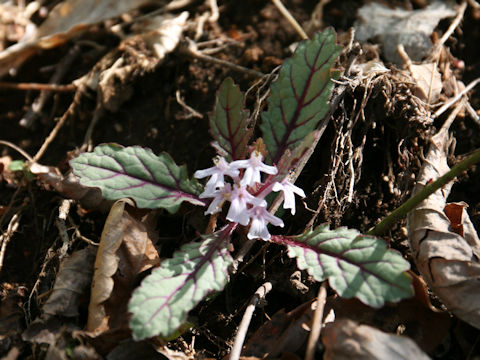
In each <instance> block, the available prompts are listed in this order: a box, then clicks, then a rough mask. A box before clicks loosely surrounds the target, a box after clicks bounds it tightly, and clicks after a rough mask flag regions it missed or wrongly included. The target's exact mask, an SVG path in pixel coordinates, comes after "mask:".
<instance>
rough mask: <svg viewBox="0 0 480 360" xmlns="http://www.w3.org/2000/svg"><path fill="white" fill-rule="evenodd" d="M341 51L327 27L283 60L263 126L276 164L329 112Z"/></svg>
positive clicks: (331, 31)
mask: <svg viewBox="0 0 480 360" xmlns="http://www.w3.org/2000/svg"><path fill="white" fill-rule="evenodd" d="M340 51H341V47H340V46H338V45H337V44H336V42H335V33H334V31H333V30H332V29H327V30H325V31H324V32H322V33H317V34H315V36H314V37H313V39H312V40H306V41H303V42H301V43H300V44H299V45H298V47H297V50H296V51H295V54H294V55H293V57H291V58H290V59H287V60H285V61H284V63H283V65H282V68H281V70H280V74H279V76H278V79H277V80H276V81H275V82H274V83H273V84H272V86H271V94H270V96H269V98H268V110H267V111H265V112H263V113H262V123H261V125H260V128H261V130H262V133H263V140H264V142H265V145H266V146H267V150H268V152H269V157H270V160H271V161H272V162H273V163H275V164H276V163H278V161H279V159H280V157H281V156H282V155H283V153H284V152H285V151H286V150H287V149H290V150H292V149H294V148H295V147H297V146H298V144H299V143H300V142H301V141H302V140H303V139H304V137H305V136H307V135H308V134H309V133H310V132H311V131H313V130H314V129H315V128H316V126H317V125H318V123H319V122H320V120H322V118H323V117H325V115H326V114H327V113H328V111H329V109H330V105H329V103H328V100H329V98H330V94H331V91H332V88H333V82H332V81H331V79H332V78H333V77H335V76H332V75H335V74H333V73H332V71H331V68H332V65H333V62H334V61H335V59H336V58H337V57H338V55H339V54H340Z"/></svg>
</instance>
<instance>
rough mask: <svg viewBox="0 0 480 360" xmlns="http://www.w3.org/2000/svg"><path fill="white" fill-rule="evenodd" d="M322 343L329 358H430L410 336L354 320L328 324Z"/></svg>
mask: <svg viewBox="0 0 480 360" xmlns="http://www.w3.org/2000/svg"><path fill="white" fill-rule="evenodd" d="M322 342H323V344H324V345H325V349H326V350H325V355H324V359H325V360H343V359H345V360H347V359H348V360H350V359H356V360H377V359H378V360H384V359H396V360H401V359H405V360H411V359H415V360H427V359H430V358H429V357H428V356H427V354H425V353H424V352H423V351H422V350H420V348H419V347H418V346H417V344H415V342H414V341H413V340H411V339H410V338H408V337H406V336H399V335H395V334H387V333H384V332H383V331H380V330H377V329H375V328H373V327H371V326H368V325H361V324H359V323H357V322H355V321H352V320H350V319H339V320H337V321H335V322H332V323H329V324H327V325H326V327H325V329H324V330H323V332H322Z"/></svg>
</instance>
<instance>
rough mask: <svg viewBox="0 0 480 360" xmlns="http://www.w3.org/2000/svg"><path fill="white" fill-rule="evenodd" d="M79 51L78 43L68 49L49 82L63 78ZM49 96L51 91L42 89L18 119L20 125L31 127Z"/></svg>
mask: <svg viewBox="0 0 480 360" xmlns="http://www.w3.org/2000/svg"><path fill="white" fill-rule="evenodd" d="M81 51H82V49H81V48H80V46H79V45H75V46H73V47H72V48H71V49H70V51H69V52H68V54H67V55H66V56H65V57H64V58H63V59H62V60H61V61H60V63H59V64H58V65H57V66H56V67H55V68H56V70H55V73H54V74H53V76H52V78H51V79H50V84H58V83H59V82H60V81H61V80H62V79H63V77H64V76H65V74H66V73H67V71H68V70H69V69H70V68H71V66H72V64H73V62H74V61H75V59H76V58H77V57H78V56H79V55H80V54H81ZM51 97H52V92H51V91H45V90H42V92H41V93H40V94H39V95H38V97H37V98H36V99H35V101H34V102H33V103H32V105H31V106H30V110H29V111H28V112H27V113H26V114H25V116H24V117H23V118H22V119H21V120H20V126H23V127H26V128H29V127H31V126H32V124H33V122H34V121H35V120H36V119H37V118H38V117H39V116H40V114H41V112H42V109H43V107H44V105H45V104H46V103H47V101H48V99H50V98H51Z"/></svg>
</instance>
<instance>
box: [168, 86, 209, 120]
mask: <svg viewBox="0 0 480 360" xmlns="http://www.w3.org/2000/svg"><path fill="white" fill-rule="evenodd" d="M175 98H176V99H177V103H178V104H179V105H180V106H181V107H183V108H184V109H185V110H187V111H188V112H189V114H188V115H187V118H191V117H196V118H199V119H203V115H202V114H200V113H199V112H198V111H197V110H195V109H194V108H192V107H191V106H188V105H187V104H186V103H185V101H183V99H182V95H181V94H180V90H177V91H176V92H175Z"/></svg>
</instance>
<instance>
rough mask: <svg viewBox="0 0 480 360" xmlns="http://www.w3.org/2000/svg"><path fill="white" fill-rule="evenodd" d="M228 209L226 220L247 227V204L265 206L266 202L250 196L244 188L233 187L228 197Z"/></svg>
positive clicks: (248, 217)
mask: <svg viewBox="0 0 480 360" xmlns="http://www.w3.org/2000/svg"><path fill="white" fill-rule="evenodd" d="M230 202H231V204H230V208H229V209H228V214H227V220H229V221H234V222H237V223H239V224H241V225H244V226H245V225H248V223H249V221H250V215H249V213H248V208H247V204H251V205H257V206H261V205H263V206H266V205H267V202H266V201H265V200H263V199H259V198H256V197H255V196H253V195H252V194H250V193H249V192H248V191H247V189H246V188H245V187H244V186H235V187H234V189H233V191H232V193H231V195H230Z"/></svg>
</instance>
